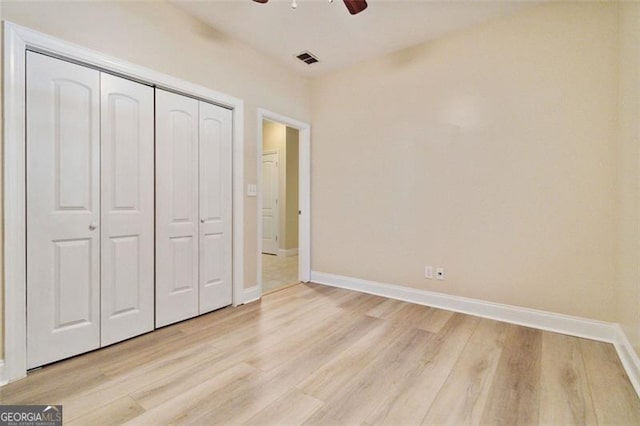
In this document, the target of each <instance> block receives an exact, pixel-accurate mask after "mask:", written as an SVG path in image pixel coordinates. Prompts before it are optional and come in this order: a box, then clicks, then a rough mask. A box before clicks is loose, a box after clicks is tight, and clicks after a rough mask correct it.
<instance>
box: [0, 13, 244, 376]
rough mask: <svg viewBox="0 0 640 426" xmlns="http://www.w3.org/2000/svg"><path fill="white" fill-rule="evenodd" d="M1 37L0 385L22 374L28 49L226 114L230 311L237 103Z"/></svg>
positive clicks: (238, 155)
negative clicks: (229, 134) (229, 124)
mask: <svg viewBox="0 0 640 426" xmlns="http://www.w3.org/2000/svg"><path fill="white" fill-rule="evenodd" d="M3 34H4V46H3V47H4V52H3V64H4V75H3V78H4V103H3V114H4V117H3V118H4V121H3V123H4V129H3V131H4V134H3V136H4V139H3V140H4V152H3V160H2V161H3V169H4V173H3V183H2V184H3V191H4V193H3V195H4V210H3V213H4V244H5V245H4V247H5V250H4V251H3V257H4V325H5V333H4V355H5V356H4V364H3V363H2V362H1V361H0V385H2V384H5V383H7V382H11V381H15V380H17V379H20V378H22V377H25V376H26V373H27V345H26V342H27V333H26V285H27V282H26V266H27V259H26V238H25V235H26V219H25V214H24V213H25V209H26V185H25V177H26V167H25V160H26V157H25V148H26V132H25V129H26V112H25V105H26V96H25V87H26V81H25V72H26V61H25V57H26V52H27V51H28V50H31V51H34V52H39V53H43V54H46V55H49V56H53V57H58V58H60V59H64V60H67V61H70V62H76V63H79V64H82V65H85V66H88V67H92V68H97V69H99V70H102V71H106V72H108V73H111V74H115V75H119V76H122V77H125V78H129V79H131V80H134V81H139V82H142V83H145V84H148V85H152V86H155V87H158V88H161V89H165V90H169V91H174V92H177V93H181V94H184V95H187V96H191V97H195V98H198V99H202V100H204V101H207V102H211V103H214V104H217V105H220V106H222V107H225V108H228V109H230V110H232V112H233V143H232V147H233V148H232V149H233V165H232V167H233V250H232V253H233V305H234V306H236V305H241V304H242V303H244V302H245V296H244V292H245V291H244V272H243V264H244V112H243V111H244V102H243V101H242V100H241V99H239V98H235V97H233V96H229V95H226V94H224V93H221V92H218V91H215V90H211V89H208V88H206V87H203V86H199V85H196V84H193V83H189V82H187V81H185V80H182V79H178V78H175V77H172V76H169V75H166V74H163V73H160V72H157V71H154V70H151V69H148V68H145V67H142V66H138V65H134V64H131V63H129V62H126V61H122V60H120V59H117V58H114V57H111V56H108V55H105V54H102V53H100V52H97V51H94V50H91V49H86V48H84V47H81V46H78V45H75V44H72V43H68V42H66V41H63V40H60V39H57V38H54V37H51V36H48V35H46V34H43V33H40V32H37V31H33V30H31V29H28V28H26V27H22V26H20V25H16V24H14V23H11V22H8V21H4V22H3Z"/></svg>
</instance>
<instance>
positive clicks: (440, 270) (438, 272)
mask: <svg viewBox="0 0 640 426" xmlns="http://www.w3.org/2000/svg"><path fill="white" fill-rule="evenodd" d="M436 279H437V280H444V268H437V269H436Z"/></svg>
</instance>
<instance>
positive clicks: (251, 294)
mask: <svg viewBox="0 0 640 426" xmlns="http://www.w3.org/2000/svg"><path fill="white" fill-rule="evenodd" d="M260 296H262V292H261V291H260V287H259V286H257V285H254V286H253V287H249V288H245V289H244V295H243V298H242V300H243V301H244V302H243V303H251V302H255V301H256V300H258V299H260Z"/></svg>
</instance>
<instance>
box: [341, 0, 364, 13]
mask: <svg viewBox="0 0 640 426" xmlns="http://www.w3.org/2000/svg"><path fill="white" fill-rule="evenodd" d="M344 5H345V6H347V9H349V13H350V14H352V15H355V14H358V13H360V12H362V11H363V10H365V9H366V8H367V6H368V5H367V2H366V1H365V0H344Z"/></svg>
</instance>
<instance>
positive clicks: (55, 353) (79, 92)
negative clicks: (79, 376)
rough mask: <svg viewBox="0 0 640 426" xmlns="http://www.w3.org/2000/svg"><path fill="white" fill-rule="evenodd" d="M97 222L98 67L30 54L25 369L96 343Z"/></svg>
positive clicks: (98, 182)
mask: <svg viewBox="0 0 640 426" xmlns="http://www.w3.org/2000/svg"><path fill="white" fill-rule="evenodd" d="M99 221H100V73H99V72H98V71H96V70H93V69H90V68H85V67H82V66H79V65H75V64H71V63H68V62H64V61H61V60H58V59H53V58H50V57H47V56H44V55H41V54H38V53H32V52H28V53H27V366H28V368H33V367H37V366H40V365H43V364H47V363H50V362H53V361H57V360H59V359H63V358H66V357H69V356H72V355H76V354H79V353H82V352H86V351H89V350H91V349H95V348H97V347H99V346H100V243H99V236H100V230H99V229H98V225H99ZM7 249H8V250H10V249H11V248H10V247H9V248H7Z"/></svg>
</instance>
